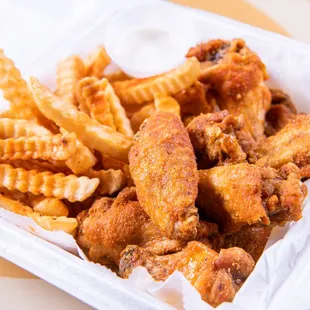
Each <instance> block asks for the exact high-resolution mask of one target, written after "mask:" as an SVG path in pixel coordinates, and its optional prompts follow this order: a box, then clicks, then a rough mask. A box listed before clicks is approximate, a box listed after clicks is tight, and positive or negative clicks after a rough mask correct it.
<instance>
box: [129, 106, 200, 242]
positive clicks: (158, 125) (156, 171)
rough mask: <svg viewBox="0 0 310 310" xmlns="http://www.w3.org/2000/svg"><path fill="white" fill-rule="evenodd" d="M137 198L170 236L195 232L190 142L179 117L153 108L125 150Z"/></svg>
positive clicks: (182, 236)
mask: <svg viewBox="0 0 310 310" xmlns="http://www.w3.org/2000/svg"><path fill="white" fill-rule="evenodd" d="M129 163H130V164H129V167H130V172H131V176H132V178H133V180H134V183H135V185H136V190H137V196H138V200H139V202H140V205H141V206H142V208H143V209H144V210H145V212H146V213H147V214H148V215H149V216H150V218H151V220H152V221H153V222H154V223H155V224H156V225H158V226H159V227H160V228H161V229H162V231H163V232H164V233H165V235H166V236H167V237H168V238H170V239H183V240H190V239H193V238H194V237H195V236H196V234H197V224H198V220H199V219H198V210H197V208H196V207H195V199H196V197H197V192H198V171H197V164H196V160H195V154H194V150H193V146H192V144H191V142H190V139H189V136H188V133H187V131H186V129H185V128H184V126H183V124H182V122H181V120H180V118H179V117H178V116H176V115H174V114H172V113H168V112H156V113H155V114H153V115H152V116H151V117H150V118H148V119H147V120H145V122H144V123H143V124H142V126H141V127H140V131H139V132H138V133H137V134H136V137H135V143H134V146H133V147H132V148H131V150H130V154H129Z"/></svg>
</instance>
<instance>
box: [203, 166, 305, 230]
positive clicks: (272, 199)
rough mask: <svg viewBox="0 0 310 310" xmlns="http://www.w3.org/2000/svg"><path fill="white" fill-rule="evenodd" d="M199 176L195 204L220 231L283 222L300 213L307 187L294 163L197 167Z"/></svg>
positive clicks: (296, 218) (293, 219) (280, 223)
mask: <svg viewBox="0 0 310 310" xmlns="http://www.w3.org/2000/svg"><path fill="white" fill-rule="evenodd" d="M199 177H200V181H199V194H198V198H197V205H198V207H200V209H201V211H202V212H204V214H205V215H206V216H207V218H208V219H210V220H211V221H214V222H216V223H218V224H219V227H220V229H221V231H222V232H223V233H227V234H231V233H234V232H236V231H239V230H240V229H241V227H243V226H245V225H252V224H265V225H269V224H270V222H271V224H273V225H283V224H284V223H285V222H288V221H298V220H299V219H300V218H301V217H302V203H303V201H304V199H305V197H306V195H307V188H306V186H305V185H304V184H303V183H302V182H301V181H300V178H301V176H300V171H299V169H298V167H297V166H296V165H294V164H287V165H285V166H283V167H282V168H281V169H280V170H279V171H277V170H276V169H273V168H270V167H259V166H255V165H250V164H237V165H230V166H221V167H215V168H212V169H209V170H200V171H199Z"/></svg>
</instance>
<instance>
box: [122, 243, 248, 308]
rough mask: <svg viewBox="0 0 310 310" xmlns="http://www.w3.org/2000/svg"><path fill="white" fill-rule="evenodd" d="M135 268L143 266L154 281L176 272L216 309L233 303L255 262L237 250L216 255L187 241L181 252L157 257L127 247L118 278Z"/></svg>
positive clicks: (135, 247) (142, 250)
mask: <svg viewBox="0 0 310 310" xmlns="http://www.w3.org/2000/svg"><path fill="white" fill-rule="evenodd" d="M137 266H143V267H145V268H146V269H147V270H148V272H149V273H150V274H151V275H152V277H153V278H154V279H155V280H157V281H162V280H165V279H167V278H168V277H169V275H171V274H172V273H173V272H174V271H175V270H179V271H180V272H182V273H183V275H184V276H185V277H186V278H187V280H188V281H189V282H190V283H191V284H192V285H193V286H194V287H195V288H196V289H197V291H198V292H199V293H200V294H201V297H202V299H203V300H205V301H206V302H208V303H209V304H210V305H212V306H214V307H216V306H217V305H219V304H221V303H222V302H224V301H232V300H233V298H234V296H235V294H236V292H237V291H238V290H239V289H240V287H241V286H242V284H243V283H244V281H245V280H246V279H247V277H248V276H249V275H250V273H251V272H252V270H253V269H254V261H253V259H252V258H251V256H250V255H249V254H247V253H246V252H245V251H244V250H242V249H240V248H230V249H227V250H225V249H224V250H221V251H220V253H217V252H215V251H214V250H212V249H211V248H208V247H207V246H205V245H203V244H202V243H200V242H196V241H192V242H189V243H188V245H187V247H186V248H184V249H183V250H182V251H180V252H177V253H175V254H171V255H163V256H158V255H156V254H154V253H153V252H151V251H148V250H146V249H143V248H139V247H138V246H132V245H130V246H127V247H126V249H125V251H124V252H123V254H122V258H121V262H120V275H121V276H122V277H124V278H127V277H128V276H129V275H130V273H131V272H132V270H133V269H134V268H135V267H137Z"/></svg>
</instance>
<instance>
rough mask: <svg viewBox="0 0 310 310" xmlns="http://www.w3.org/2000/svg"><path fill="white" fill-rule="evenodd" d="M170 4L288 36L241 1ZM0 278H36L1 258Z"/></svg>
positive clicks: (186, 0)
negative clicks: (197, 9) (200, 10)
mask: <svg viewBox="0 0 310 310" xmlns="http://www.w3.org/2000/svg"><path fill="white" fill-rule="evenodd" d="M172 2H174V3H179V4H182V5H186V6H190V7H194V8H199V9H203V10H207V11H210V12H214V13H217V14H220V15H224V16H226V17H230V18H233V19H236V20H239V21H242V22H245V23H248V24H251V25H254V26H257V27H260V28H264V29H267V30H270V31H274V32H278V33H281V34H283V35H288V34H287V32H286V31H285V30H284V29H283V28H282V27H281V26H279V25H277V24H276V23H275V22H274V21H272V20H271V19H270V18H269V17H267V16H266V15H264V14H263V13H262V12H260V11H259V10H257V9H256V8H254V7H253V6H252V5H250V4H248V3H246V2H245V1H243V0H172ZM0 277H11V278H36V277H35V276H33V275H32V274H30V273H28V272H27V271H25V270H23V269H21V268H19V267H17V266H15V265H14V264H12V263H10V262H8V261H6V260H4V259H3V258H0Z"/></svg>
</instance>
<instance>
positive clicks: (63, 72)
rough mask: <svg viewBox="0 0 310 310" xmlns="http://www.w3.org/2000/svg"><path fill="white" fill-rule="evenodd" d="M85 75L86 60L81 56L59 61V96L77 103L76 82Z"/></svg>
mask: <svg viewBox="0 0 310 310" xmlns="http://www.w3.org/2000/svg"><path fill="white" fill-rule="evenodd" d="M84 75H85V66H84V62H83V60H82V59H81V58H80V57H79V56H70V57H68V58H66V59H65V60H63V61H61V62H59V63H58V66H57V90H56V94H57V96H59V97H61V98H62V99H64V100H66V101H68V102H69V103H71V104H76V100H75V88H76V84H77V82H78V81H79V80H80V79H81V78H82V77H83V76H84Z"/></svg>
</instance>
